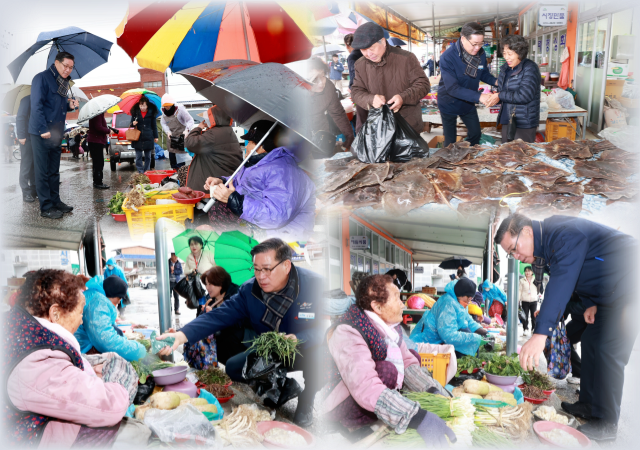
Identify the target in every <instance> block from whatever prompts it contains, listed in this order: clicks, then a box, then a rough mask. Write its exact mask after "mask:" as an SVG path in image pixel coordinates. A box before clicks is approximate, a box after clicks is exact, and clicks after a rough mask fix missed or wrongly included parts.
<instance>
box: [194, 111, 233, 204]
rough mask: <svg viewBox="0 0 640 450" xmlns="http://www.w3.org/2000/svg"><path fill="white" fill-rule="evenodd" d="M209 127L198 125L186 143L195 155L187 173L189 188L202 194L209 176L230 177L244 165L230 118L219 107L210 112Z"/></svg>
mask: <svg viewBox="0 0 640 450" xmlns="http://www.w3.org/2000/svg"><path fill="white" fill-rule="evenodd" d="M207 116H208V119H209V128H208V129H207V130H206V131H203V130H204V129H205V128H206V123H205V121H202V123H200V124H198V125H197V126H195V127H194V128H193V129H192V130H191V132H190V133H189V135H188V136H187V137H186V139H185V141H184V144H185V147H187V148H188V149H189V151H190V152H192V153H194V154H195V156H194V157H193V161H191V164H189V169H188V172H187V183H186V185H187V187H190V188H191V189H193V190H194V191H202V189H203V187H204V184H205V183H206V181H207V178H208V177H216V178H219V177H223V176H229V175H231V174H232V173H233V172H234V171H235V170H236V169H237V168H238V166H239V165H240V163H241V162H242V150H241V149H240V143H239V142H238V137H237V136H236V134H235V133H234V132H233V128H231V117H229V116H228V115H227V114H226V113H225V112H224V111H223V110H222V109H221V108H220V107H219V106H212V107H211V108H209V110H208V111H207Z"/></svg>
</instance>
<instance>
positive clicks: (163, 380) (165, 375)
mask: <svg viewBox="0 0 640 450" xmlns="http://www.w3.org/2000/svg"><path fill="white" fill-rule="evenodd" d="M187 370H189V368H188V367H187V366H174V367H167V368H166V369H160V370H156V371H154V372H152V373H151V375H153V380H154V381H155V383H156V384H157V385H159V386H168V385H170V384H176V383H179V382H181V381H182V380H184V379H185V378H186V376H187Z"/></svg>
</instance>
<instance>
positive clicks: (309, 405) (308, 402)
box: [293, 395, 314, 428]
mask: <svg viewBox="0 0 640 450" xmlns="http://www.w3.org/2000/svg"><path fill="white" fill-rule="evenodd" d="M304 397H306V396H305V395H303V396H302V397H298V407H297V408H296V413H295V415H294V416H293V423H295V424H296V425H298V426H299V427H302V428H306V427H308V426H310V425H311V424H312V423H313V400H314V398H313V396H311V399H305V398H304Z"/></svg>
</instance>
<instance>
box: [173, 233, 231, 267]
mask: <svg viewBox="0 0 640 450" xmlns="http://www.w3.org/2000/svg"><path fill="white" fill-rule="evenodd" d="M194 236H197V237H199V238H200V239H202V242H203V243H204V245H203V246H202V250H203V251H208V252H212V253H213V252H214V251H215V242H216V241H217V240H218V238H219V237H220V235H219V234H218V233H216V232H215V231H208V230H186V231H184V232H182V233H180V234H179V235H177V236H176V237H174V238H173V252H174V253H175V254H176V256H177V257H178V258H180V259H181V260H182V261H186V260H187V257H188V256H189V254H190V253H191V249H190V248H189V239H191V238H192V237H194Z"/></svg>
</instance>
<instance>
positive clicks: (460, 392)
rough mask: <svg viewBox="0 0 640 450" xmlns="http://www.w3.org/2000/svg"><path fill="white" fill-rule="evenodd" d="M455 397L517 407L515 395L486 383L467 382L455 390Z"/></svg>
mask: <svg viewBox="0 0 640 450" xmlns="http://www.w3.org/2000/svg"><path fill="white" fill-rule="evenodd" d="M452 394H453V396H454V397H467V398H470V399H471V398H477V399H484V400H496V401H500V402H505V403H507V404H509V405H511V406H516V404H517V401H516V399H515V397H514V396H513V394H509V393H508V392H504V391H503V390H502V389H500V388H499V387H497V386H494V385H493V384H491V383H487V382H486V381H478V380H465V382H464V383H463V384H462V386H459V387H457V388H454V389H453V392H452Z"/></svg>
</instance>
